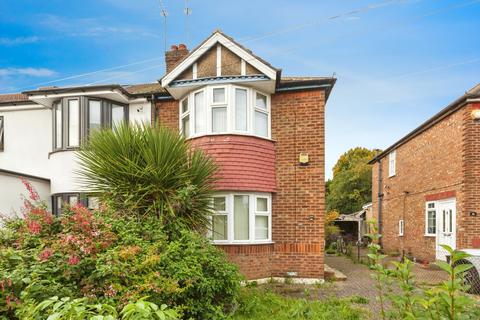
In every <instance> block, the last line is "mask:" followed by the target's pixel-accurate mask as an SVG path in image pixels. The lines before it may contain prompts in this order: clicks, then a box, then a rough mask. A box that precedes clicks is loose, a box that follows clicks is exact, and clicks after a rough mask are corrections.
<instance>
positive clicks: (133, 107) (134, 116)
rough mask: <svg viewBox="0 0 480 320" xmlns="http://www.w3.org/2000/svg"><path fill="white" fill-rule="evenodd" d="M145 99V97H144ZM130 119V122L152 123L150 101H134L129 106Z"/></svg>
mask: <svg viewBox="0 0 480 320" xmlns="http://www.w3.org/2000/svg"><path fill="white" fill-rule="evenodd" d="M142 100H143V99H142ZM128 119H129V121H130V123H135V122H147V123H151V119H152V106H151V103H150V102H143V101H141V102H132V103H130V106H129V112H128Z"/></svg>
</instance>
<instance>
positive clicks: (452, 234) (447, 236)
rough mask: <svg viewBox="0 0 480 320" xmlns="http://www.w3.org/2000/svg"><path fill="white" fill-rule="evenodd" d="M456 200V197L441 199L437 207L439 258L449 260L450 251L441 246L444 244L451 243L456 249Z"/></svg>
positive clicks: (437, 246)
mask: <svg viewBox="0 0 480 320" xmlns="http://www.w3.org/2000/svg"><path fill="white" fill-rule="evenodd" d="M456 211H457V210H456V201H455V199H451V200H445V201H439V202H438V209H437V219H436V220H437V241H436V258H437V260H443V261H446V260H447V257H446V256H447V254H448V252H447V251H446V250H445V249H443V248H442V247H441V245H442V244H446V245H449V246H450V247H452V248H453V249H455V244H456V230H457V228H456V219H455V217H456Z"/></svg>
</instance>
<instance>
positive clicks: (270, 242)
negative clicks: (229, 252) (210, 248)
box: [212, 241, 275, 246]
mask: <svg viewBox="0 0 480 320" xmlns="http://www.w3.org/2000/svg"><path fill="white" fill-rule="evenodd" d="M274 243H275V242H273V241H262V242H259V241H256V242H245V241H242V242H215V241H212V244H213V245H215V246H248V245H253V246H256V245H262V244H274Z"/></svg>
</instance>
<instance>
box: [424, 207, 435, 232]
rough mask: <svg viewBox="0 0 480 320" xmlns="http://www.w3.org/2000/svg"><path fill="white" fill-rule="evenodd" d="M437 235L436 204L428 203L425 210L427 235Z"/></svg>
mask: <svg viewBox="0 0 480 320" xmlns="http://www.w3.org/2000/svg"><path fill="white" fill-rule="evenodd" d="M436 234H437V211H436V208H435V202H427V203H426V209H425V235H426V236H435V235H436Z"/></svg>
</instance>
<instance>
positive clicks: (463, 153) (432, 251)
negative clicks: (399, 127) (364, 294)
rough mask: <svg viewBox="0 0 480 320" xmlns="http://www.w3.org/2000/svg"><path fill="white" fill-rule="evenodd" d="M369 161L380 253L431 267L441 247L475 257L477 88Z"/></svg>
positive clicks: (479, 225) (479, 160)
mask: <svg viewBox="0 0 480 320" xmlns="http://www.w3.org/2000/svg"><path fill="white" fill-rule="evenodd" d="M371 164H373V191H372V199H373V212H374V215H375V217H376V220H377V221H378V224H379V229H380V233H381V234H382V245H383V247H384V248H385V250H386V251H387V252H389V253H391V252H397V253H400V254H405V255H407V256H409V257H411V258H415V259H416V260H420V261H425V262H431V261H434V260H445V259H446V258H447V252H446V251H445V250H444V249H443V248H442V247H441V245H442V244H445V245H449V246H451V247H453V248H456V249H461V250H464V251H467V252H469V253H471V254H473V255H475V256H477V257H478V256H480V85H477V86H476V87H474V88H472V89H471V90H469V91H467V92H466V93H465V94H464V95H462V96H461V97H459V98H458V99H457V100H455V101H453V102H452V103H451V104H449V105H448V106H447V107H445V108H444V109H442V110H441V111H440V112H439V113H437V114H436V115H434V116H433V117H432V118H430V119H429V120H427V121H426V122H425V123H423V124H422V125H420V126H419V127H418V128H417V129H415V130H414V131H412V132H411V133H409V134H408V135H407V136H405V137H403V138H402V139H400V140H399V141H397V142H396V143H394V144H393V145H392V146H390V147H389V148H387V149H386V150H385V151H384V152H382V153H381V154H379V155H377V156H376V157H375V159H373V160H372V161H371ZM477 261H478V260H477ZM477 268H478V266H477ZM479 271H480V269H479Z"/></svg>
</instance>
